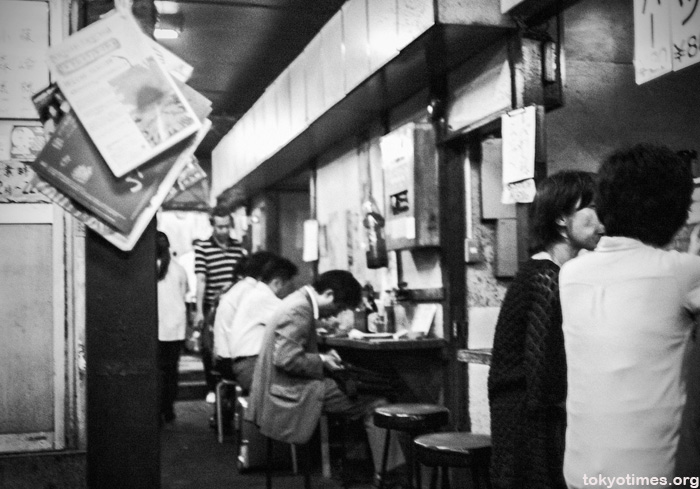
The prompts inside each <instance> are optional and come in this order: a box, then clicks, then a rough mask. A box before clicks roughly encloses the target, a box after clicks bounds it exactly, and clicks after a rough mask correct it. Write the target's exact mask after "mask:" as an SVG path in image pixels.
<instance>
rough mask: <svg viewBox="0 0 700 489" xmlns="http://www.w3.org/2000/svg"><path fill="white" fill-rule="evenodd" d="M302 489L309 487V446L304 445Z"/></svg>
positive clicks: (308, 488) (309, 488)
mask: <svg viewBox="0 0 700 489" xmlns="http://www.w3.org/2000/svg"><path fill="white" fill-rule="evenodd" d="M304 452H305V453H304V489H311V446H310V445H309V444H308V443H307V444H306V445H305V446H304Z"/></svg>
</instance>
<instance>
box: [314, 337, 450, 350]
mask: <svg viewBox="0 0 700 489" xmlns="http://www.w3.org/2000/svg"><path fill="white" fill-rule="evenodd" d="M319 344H320V345H325V346H329V347H331V348H356V349H358V350H382V351H393V350H401V351H406V350H436V349H437V350H441V349H443V348H445V347H446V346H447V342H446V341H445V340H443V339H442V338H422V339H415V340H410V339H399V340H395V339H352V338H347V337H336V336H319Z"/></svg>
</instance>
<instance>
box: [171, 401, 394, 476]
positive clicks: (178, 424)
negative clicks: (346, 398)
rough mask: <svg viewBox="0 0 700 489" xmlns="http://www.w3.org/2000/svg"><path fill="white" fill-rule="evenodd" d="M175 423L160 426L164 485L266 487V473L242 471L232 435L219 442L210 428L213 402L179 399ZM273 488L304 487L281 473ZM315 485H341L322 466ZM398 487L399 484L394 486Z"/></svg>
mask: <svg viewBox="0 0 700 489" xmlns="http://www.w3.org/2000/svg"><path fill="white" fill-rule="evenodd" d="M175 414H176V416H177V418H176V420H175V421H174V422H173V423H170V424H166V425H164V426H163V428H162V430H161V488H162V489H224V488H231V489H235V488H241V489H243V488H245V489H248V488H250V489H256V488H263V487H265V474H264V472H262V471H250V472H246V473H244V474H239V473H238V471H237V470H236V465H235V454H234V443H233V439H232V437H225V439H224V443H222V444H219V443H218V441H217V439H216V432H215V431H214V430H212V429H211V428H209V417H210V416H211V415H212V406H211V405H210V404H207V403H206V402H204V401H203V400H188V401H178V402H177V403H176V404H175ZM273 487H274V488H280V489H281V488H284V489H287V488H303V487H304V480H303V478H302V477H301V476H294V475H290V474H289V473H280V474H279V475H276V476H275V477H274V478H273ZM312 487H313V488H314V489H317V488H318V489H321V488H323V489H335V488H340V487H342V486H341V484H340V481H339V480H336V479H326V478H324V477H322V476H321V473H320V471H319V470H314V473H313V475H312ZM351 487H353V488H357V489H370V488H372V487H373V486H372V484H371V481H367V482H362V483H357V484H353V485H352V486H351ZM394 487H396V486H394Z"/></svg>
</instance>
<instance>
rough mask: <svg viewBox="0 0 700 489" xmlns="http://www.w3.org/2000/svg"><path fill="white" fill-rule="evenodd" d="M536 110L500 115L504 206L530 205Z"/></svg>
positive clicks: (530, 109)
mask: <svg viewBox="0 0 700 489" xmlns="http://www.w3.org/2000/svg"><path fill="white" fill-rule="evenodd" d="M536 131H537V109H536V107H535V106H534V105H533V106H529V107H524V108H522V109H516V110H513V111H511V112H508V113H507V114H504V115H503V116H501V133H502V138H503V145H502V148H503V196H502V198H501V202H502V203H503V204H512V203H515V202H520V203H527V202H532V199H533V198H534V197H535V180H534V178H535V142H536Z"/></svg>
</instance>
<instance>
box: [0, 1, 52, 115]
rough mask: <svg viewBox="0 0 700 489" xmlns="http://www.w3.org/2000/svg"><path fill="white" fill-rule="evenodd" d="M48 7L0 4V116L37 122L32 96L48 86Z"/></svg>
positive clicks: (24, 3)
mask: <svg viewBox="0 0 700 489" xmlns="http://www.w3.org/2000/svg"><path fill="white" fill-rule="evenodd" d="M48 46H49V4H48V3H47V2H26V1H16V0H2V1H1V2H0V117H1V118H6V119H36V118H37V113H36V109H35V108H34V104H32V101H31V96H32V95H34V93H36V92H38V91H39V90H40V89H42V88H44V87H45V86H46V85H48V84H49V69H48V66H47V65H46V61H45V58H46V50H47V49H48Z"/></svg>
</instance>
